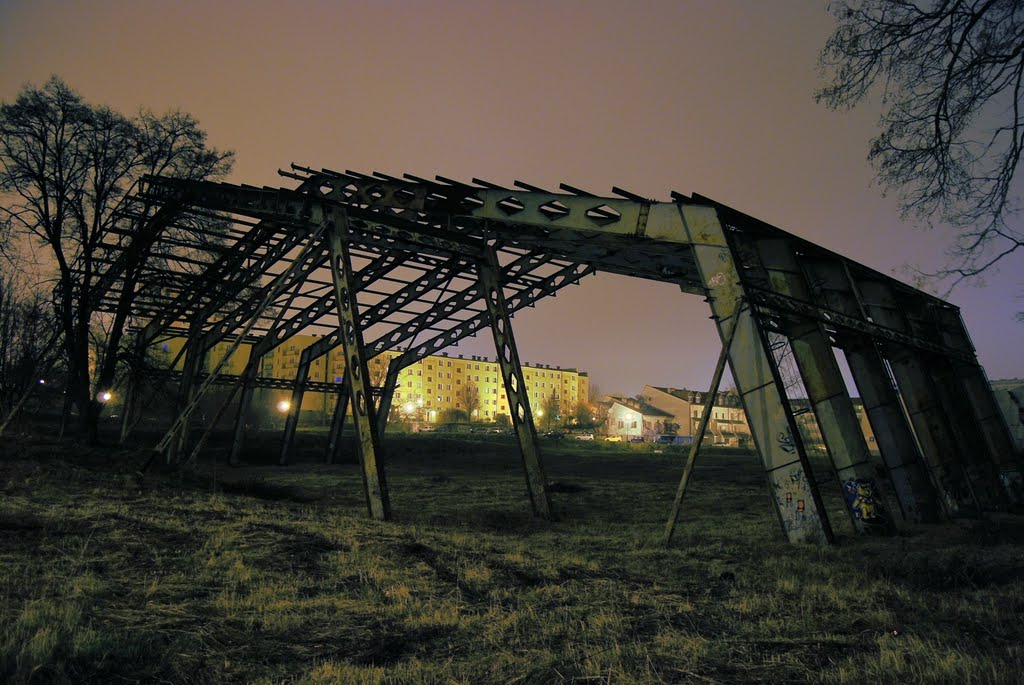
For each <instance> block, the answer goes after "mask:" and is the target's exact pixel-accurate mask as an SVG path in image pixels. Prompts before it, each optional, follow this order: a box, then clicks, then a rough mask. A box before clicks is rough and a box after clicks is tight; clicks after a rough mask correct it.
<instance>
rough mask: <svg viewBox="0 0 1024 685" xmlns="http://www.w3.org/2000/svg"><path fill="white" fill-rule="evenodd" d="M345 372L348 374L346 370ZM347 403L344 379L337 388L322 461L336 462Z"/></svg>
mask: <svg viewBox="0 0 1024 685" xmlns="http://www.w3.org/2000/svg"><path fill="white" fill-rule="evenodd" d="M345 374H346V375H347V374H348V371H347V370H346V371H345ZM349 404H350V402H349V392H348V381H347V380H346V381H345V382H344V383H342V384H341V388H340V389H339V390H338V401H337V402H336V403H335V405H334V411H333V412H332V414H331V426H330V430H329V431H328V433H327V449H326V450H325V452H324V461H325V462H326V463H328V464H333V463H334V462H336V461H337V460H338V456H339V455H340V454H341V434H342V430H343V429H344V428H345V415H346V413H347V412H348V408H349Z"/></svg>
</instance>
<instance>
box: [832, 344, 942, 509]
mask: <svg viewBox="0 0 1024 685" xmlns="http://www.w3.org/2000/svg"><path fill="white" fill-rule="evenodd" d="M845 354H846V362H847V364H848V365H849V367H850V373H851V374H852V375H853V382H854V383H856V385H857V390H858V391H859V392H860V397H861V400H862V401H863V402H864V413H865V414H867V417H868V423H870V424H871V430H872V432H873V433H874V434H875V442H877V443H878V451H879V452H880V453H881V455H882V461H883V462H884V463H885V467H886V470H887V471H888V473H889V480H890V482H891V483H892V487H893V492H894V493H895V495H896V500H897V501H898V502H899V505H900V509H901V511H902V513H903V518H904V519H905V520H907V521H910V522H915V523H917V522H919V523H934V522H936V521H938V520H939V516H940V509H941V507H940V506H939V503H938V500H937V499H936V497H935V491H934V489H933V488H932V485H931V483H930V482H929V480H928V473H927V471H926V470H925V469H924V468H923V464H922V460H921V455H920V452H919V451H918V447H917V442H916V441H915V440H914V434H913V433H912V432H911V431H910V427H909V426H908V425H907V419H906V416H905V415H904V414H903V408H902V407H901V406H900V398H899V395H898V394H897V393H896V388H894V387H893V385H892V383H891V382H890V380H889V375H888V373H887V371H886V368H885V361H884V360H883V359H882V358H881V357H880V356H879V354H878V350H877V349H876V348H875V346H874V344H873V343H871V342H864V343H863V344H862V345H860V346H857V347H850V348H848V349H846V350H845Z"/></svg>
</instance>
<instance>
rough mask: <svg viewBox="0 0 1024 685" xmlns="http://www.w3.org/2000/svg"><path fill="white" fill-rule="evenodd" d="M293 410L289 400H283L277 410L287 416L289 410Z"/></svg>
mask: <svg viewBox="0 0 1024 685" xmlns="http://www.w3.org/2000/svg"><path fill="white" fill-rule="evenodd" d="M291 408H292V403H291V402H289V401H288V400H281V401H280V402H278V403H277V410H278V411H279V412H281V413H282V414H287V413H288V410H289V409H291Z"/></svg>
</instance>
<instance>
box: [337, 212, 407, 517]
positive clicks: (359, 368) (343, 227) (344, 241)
mask: <svg viewBox="0 0 1024 685" xmlns="http://www.w3.org/2000/svg"><path fill="white" fill-rule="evenodd" d="M326 222H327V225H328V226H329V227H330V228H329V235H328V240H329V241H330V243H329V244H330V248H331V274H332V276H333V277H334V296H335V301H336V302H337V309H338V330H339V333H340V335H341V344H342V347H343V348H344V350H345V367H346V373H345V381H346V384H347V385H348V391H349V396H350V397H351V402H352V419H353V423H354V424H355V429H356V439H357V441H358V443H359V463H360V465H361V466H362V470H363V488H364V491H365V494H366V506H367V509H368V510H369V512H370V516H372V517H373V518H375V519H378V520H381V521H387V520H389V519H390V518H391V502H390V499H389V497H388V486H387V480H386V478H385V476H384V464H383V462H382V461H381V459H382V456H383V454H382V452H381V446H380V436H379V435H378V434H377V422H376V418H375V416H376V412H375V408H374V406H373V398H372V396H371V392H370V374H369V372H368V370H367V367H366V361H367V357H366V352H365V349H366V348H365V347H364V345H363V331H362V327H361V326H360V324H359V303H358V302H357V301H356V288H355V284H356V277H355V274H354V273H353V270H352V263H351V258H350V257H349V248H348V240H349V228H348V217H347V216H346V214H345V212H344V211H342V210H332V211H331V213H330V215H329V217H326Z"/></svg>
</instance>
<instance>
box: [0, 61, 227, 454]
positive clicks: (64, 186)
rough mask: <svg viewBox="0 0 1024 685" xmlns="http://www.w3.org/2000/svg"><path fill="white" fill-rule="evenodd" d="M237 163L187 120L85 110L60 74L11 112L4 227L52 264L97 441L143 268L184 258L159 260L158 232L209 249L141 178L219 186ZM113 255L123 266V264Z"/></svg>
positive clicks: (4, 135) (5, 119)
mask: <svg viewBox="0 0 1024 685" xmlns="http://www.w3.org/2000/svg"><path fill="white" fill-rule="evenodd" d="M232 156H233V155H232V153H231V152H223V151H219V150H215V149H213V148H209V147H207V145H206V134H205V133H204V132H203V131H202V130H201V129H200V128H199V125H198V122H196V120H195V119H194V118H192V117H191V116H190V115H188V114H185V113H182V112H168V113H167V114H164V115H160V116H158V115H155V114H153V113H152V112H149V111H145V110H143V111H141V112H139V114H137V115H136V116H134V117H126V116H124V115H122V114H120V113H118V112H115V111H113V110H111V109H109V108H107V107H97V106H93V105H90V104H88V103H86V102H85V101H84V100H83V99H82V97H81V96H80V95H79V94H78V93H77V92H75V91H74V90H73V89H71V88H70V87H69V86H68V85H67V84H66V83H64V82H63V81H62V80H61V79H59V78H58V77H56V76H55V77H52V78H51V79H50V80H49V81H47V82H46V84H44V85H43V86H42V87H41V88H37V87H34V86H27V87H26V88H24V89H23V90H22V92H21V93H20V94H19V95H18V98H17V100H16V101H15V102H13V103H4V104H3V105H2V106H0V192H2V203H0V217H2V218H3V220H4V221H6V222H9V224H10V231H11V232H12V233H14V234H20V235H22V236H28V237H31V238H33V239H36V240H38V241H39V243H41V244H42V245H44V246H46V247H47V248H48V250H49V253H50V255H51V256H52V257H53V260H54V264H55V269H56V272H57V273H56V279H55V281H56V285H55V287H54V308H55V311H56V314H57V319H58V320H59V321H60V324H61V328H62V333H63V345H64V357H65V363H66V365H67V371H68V390H67V392H68V398H69V399H70V400H71V401H72V402H73V403H74V404H75V405H76V406H77V407H78V411H79V419H80V424H81V427H82V429H83V431H84V432H86V433H87V435H88V437H89V439H90V441H94V440H95V437H96V435H95V432H96V418H97V416H98V412H99V408H100V406H101V405H100V403H99V402H98V401H97V394H98V393H100V392H102V391H104V390H107V389H109V388H110V386H111V385H112V384H113V382H114V377H115V373H116V371H117V366H118V362H119V361H120V359H121V357H122V352H123V350H122V337H123V333H124V331H125V330H127V328H128V320H129V317H130V312H131V305H132V302H133V301H134V297H135V292H136V288H135V286H136V283H137V279H138V277H139V275H140V274H141V271H142V267H143V266H144V265H145V264H146V263H147V262H149V261H155V260H168V259H171V258H172V257H173V255H172V254H166V253H163V254H155V253H154V249H153V246H154V239H155V237H156V233H157V232H158V231H162V230H165V229H166V230H167V231H173V232H179V233H181V236H179V239H180V241H182V242H184V243H185V244H186V245H194V246H195V247H196V248H200V249H201V248H202V246H203V245H204V244H205V242H206V241H207V238H206V237H205V233H204V232H193V231H190V228H192V227H190V226H189V225H188V223H187V222H183V221H178V222H174V223H173V224H170V225H168V224H163V225H161V224H159V223H158V222H156V221H155V220H154V219H155V217H156V215H157V213H158V212H159V209H158V208H157V207H154V206H153V205H151V204H149V203H148V202H146V201H145V200H144V199H140V197H139V195H138V190H139V188H140V184H141V182H142V179H143V178H144V177H145V176H146V175H147V174H161V175H167V176H175V177H179V178H189V179H202V178H210V177H217V176H220V175H223V174H225V173H227V172H228V171H229V170H230V168H231V162H232ZM111 246H113V247H114V249H115V250H116V254H118V255H120V256H121V257H123V258H122V259H120V260H119V261H115V262H114V263H113V264H111V262H110V254H111V253H110V252H109V250H110V249H111ZM113 269H116V270H117V272H118V275H119V276H120V278H119V280H120V283H119V284H118V287H119V290H118V291H117V292H116V293H114V292H113V290H112V286H113V285H114V283H113V282H112V281H111V280H110V279H104V278H103V276H104V275H110V273H111V271H112V270H113ZM108 292H110V293H112V297H113V299H114V302H115V304H114V312H113V314H112V317H113V320H112V321H111V322H109V326H107V327H106V328H107V329H108V330H109V331H110V335H109V337H108V338H107V339H106V340H105V341H104V344H103V351H102V355H101V357H100V358H99V359H98V361H97V364H96V370H95V378H94V377H93V371H92V368H91V363H90V358H89V357H90V354H89V353H90V343H91V335H92V332H93V327H94V324H95V322H96V316H97V312H96V307H97V303H98V301H99V299H100V298H101V297H102V296H103V295H104V294H106V293H108Z"/></svg>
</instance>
